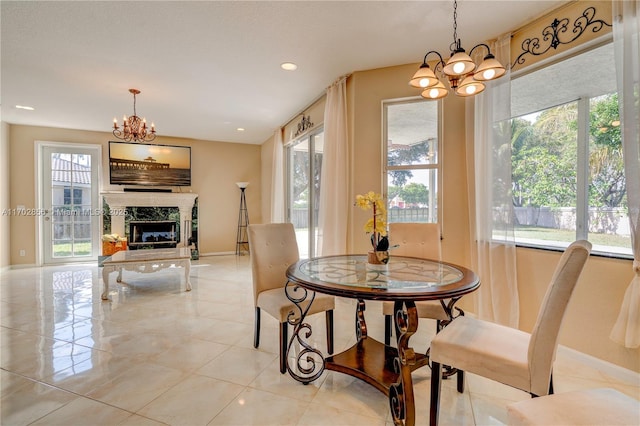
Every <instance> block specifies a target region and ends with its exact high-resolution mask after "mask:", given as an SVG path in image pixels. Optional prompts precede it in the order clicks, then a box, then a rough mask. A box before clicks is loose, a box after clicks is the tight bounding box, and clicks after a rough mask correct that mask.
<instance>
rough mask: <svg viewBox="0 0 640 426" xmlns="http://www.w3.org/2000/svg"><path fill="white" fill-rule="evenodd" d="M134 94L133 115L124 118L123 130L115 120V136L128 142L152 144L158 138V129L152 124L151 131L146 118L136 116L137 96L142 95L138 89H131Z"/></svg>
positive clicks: (130, 91)
mask: <svg viewBox="0 0 640 426" xmlns="http://www.w3.org/2000/svg"><path fill="white" fill-rule="evenodd" d="M129 93H132V94H133V115H130V116H129V117H127V116H126V114H125V116H124V117H123V118H122V130H121V129H120V127H119V126H118V121H117V120H116V119H115V118H114V119H113V135H114V136H115V137H116V138H118V139H122V140H124V141H127V142H151V141H152V140H154V139H155V138H156V127H155V125H154V124H153V123H151V129H149V128H147V120H146V118H140V117H138V115H137V114H136V95H139V94H140V91H139V90H138V89H129Z"/></svg>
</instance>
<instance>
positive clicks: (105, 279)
mask: <svg viewBox="0 0 640 426" xmlns="http://www.w3.org/2000/svg"><path fill="white" fill-rule="evenodd" d="M113 271H114V268H113V266H103V267H102V283H103V285H104V289H103V291H102V300H109V274H110V273H111V272H113Z"/></svg>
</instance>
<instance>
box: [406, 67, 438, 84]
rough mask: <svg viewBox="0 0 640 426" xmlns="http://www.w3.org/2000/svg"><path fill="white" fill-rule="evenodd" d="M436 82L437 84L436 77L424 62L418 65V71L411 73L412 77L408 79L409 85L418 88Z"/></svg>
mask: <svg viewBox="0 0 640 426" xmlns="http://www.w3.org/2000/svg"><path fill="white" fill-rule="evenodd" d="M436 84H438V78H437V77H436V75H435V73H434V72H433V70H432V69H431V68H429V65H427V64H426V63H424V64H422V65H420V68H418V71H416V73H415V74H414V75H413V78H411V80H409V85H411V86H413V87H417V88H420V89H424V88H425V87H431V86H435V85H436Z"/></svg>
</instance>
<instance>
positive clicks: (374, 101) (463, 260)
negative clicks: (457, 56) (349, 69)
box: [348, 64, 640, 371]
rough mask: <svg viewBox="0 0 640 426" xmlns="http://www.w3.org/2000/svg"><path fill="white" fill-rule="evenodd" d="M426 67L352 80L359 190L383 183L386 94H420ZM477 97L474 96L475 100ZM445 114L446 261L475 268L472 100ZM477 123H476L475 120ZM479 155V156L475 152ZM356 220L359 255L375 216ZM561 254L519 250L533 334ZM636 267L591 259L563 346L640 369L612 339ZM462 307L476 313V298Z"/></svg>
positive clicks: (451, 104)
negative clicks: (414, 79)
mask: <svg viewBox="0 0 640 426" xmlns="http://www.w3.org/2000/svg"><path fill="white" fill-rule="evenodd" d="M417 67H418V64H415V65H403V66H397V67H390V68H384V69H377V70H370V71H363V72H356V73H354V74H353V75H352V77H351V78H350V80H349V84H348V93H349V95H348V96H349V98H348V105H349V131H350V144H351V149H352V152H356V153H357V156H353V155H352V156H351V162H352V167H351V182H350V188H351V194H352V197H355V194H360V193H363V192H365V191H369V190H374V191H380V190H381V188H382V178H383V177H382V175H381V169H382V167H381V164H382V134H381V131H382V129H381V123H382V107H381V102H382V100H384V99H397V98H403V97H408V96H412V95H415V92H414V91H412V90H411V88H410V87H409V86H408V85H407V81H408V80H409V78H410V77H411V75H412V74H413V73H414V72H415V70H416V69H417ZM470 102H472V101H470ZM442 107H443V112H442V120H443V121H442V135H443V136H442V144H441V158H442V168H443V171H442V205H441V207H442V213H443V214H442V227H443V237H444V239H443V241H442V243H443V258H444V259H445V260H447V261H450V262H453V263H459V264H461V265H464V266H467V267H469V266H470V247H471V246H470V244H471V238H470V230H469V212H468V210H469V209H468V201H467V200H468V194H467V186H468V185H467V173H466V161H465V157H466V155H467V152H466V149H465V142H464V141H465V132H466V131H467V130H472V129H466V128H465V119H464V117H465V113H466V111H465V102H464V100H462V99H461V98H456V97H454V96H451V95H449V96H448V97H447V98H445V99H444V100H443V104H442ZM471 123H473V121H471ZM471 154H472V153H471ZM351 213H352V216H351V217H350V220H349V235H350V245H349V249H350V251H351V252H359V253H363V252H365V251H366V250H367V249H368V241H367V238H366V235H365V234H364V231H363V230H362V226H363V224H364V223H365V221H366V220H367V219H368V216H367V213H366V212H362V211H360V210H359V209H355V208H354V209H353V211H352V212H351ZM560 255H561V253H558V252H552V251H545V250H534V249H525V248H518V249H517V266H518V291H519V298H520V328H521V329H523V330H526V331H531V329H532V328H533V326H534V324H535V321H536V318H537V314H538V309H539V308H540V304H541V302H542V298H543V296H544V294H545V292H546V290H547V287H548V284H549V281H550V279H551V276H552V274H553V271H554V269H555V265H556V263H557V262H558V260H559V258H560ZM632 275H633V272H632V268H631V261H630V260H622V259H610V258H605V257H595V256H591V257H590V259H589V261H588V263H587V266H586V268H585V271H584V273H583V275H582V277H581V279H580V283H579V285H578V288H577V289H576V292H575V294H574V297H573V299H572V301H571V304H570V306H569V309H568V311H567V314H566V318H565V323H564V325H563V329H562V333H561V336H560V343H561V344H562V345H565V346H568V347H570V348H573V349H576V350H578V351H580V352H583V353H586V354H589V355H592V356H594V357H597V358H600V359H604V360H606V361H609V362H612V363H614V364H617V365H620V366H623V367H625V368H628V369H631V370H634V371H640V349H636V350H630V349H625V348H623V347H622V346H620V345H618V344H616V343H614V342H613V341H611V340H610V339H609V332H610V331H611V328H612V327H613V324H614V322H615V320H616V318H617V314H618V312H619V309H620V305H621V303H622V297H623V294H624V291H625V289H626V288H627V286H628V284H629V282H630V281H631V278H632ZM461 302H462V303H461V306H462V307H463V308H464V309H465V310H467V311H469V312H473V303H472V302H473V298H472V297H469V296H466V297H465V298H463V299H462V301H461Z"/></svg>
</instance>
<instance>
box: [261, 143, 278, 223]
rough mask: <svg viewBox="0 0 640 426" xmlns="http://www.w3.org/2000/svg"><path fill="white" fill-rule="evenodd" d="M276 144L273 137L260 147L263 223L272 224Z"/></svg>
mask: <svg viewBox="0 0 640 426" xmlns="http://www.w3.org/2000/svg"><path fill="white" fill-rule="evenodd" d="M274 143H275V137H274V136H271V137H270V138H269V139H267V140H266V141H265V142H264V143H263V144H262V145H261V146H260V155H261V162H260V164H261V167H260V171H261V174H262V187H261V193H262V194H263V196H262V205H261V206H260V208H261V211H262V222H263V223H269V222H271V196H270V194H271V187H272V182H271V174H272V169H273V144H274Z"/></svg>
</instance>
